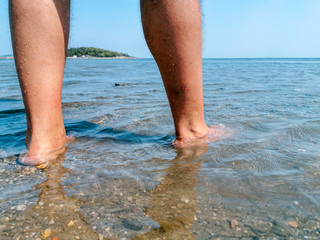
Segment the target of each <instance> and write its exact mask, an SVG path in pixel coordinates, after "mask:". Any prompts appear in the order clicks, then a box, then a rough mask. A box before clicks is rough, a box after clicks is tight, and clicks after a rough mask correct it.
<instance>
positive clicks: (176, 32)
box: [140, 0, 224, 148]
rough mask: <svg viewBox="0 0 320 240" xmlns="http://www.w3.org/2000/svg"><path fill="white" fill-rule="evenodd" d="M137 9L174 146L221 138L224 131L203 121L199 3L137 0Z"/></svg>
mask: <svg viewBox="0 0 320 240" xmlns="http://www.w3.org/2000/svg"><path fill="white" fill-rule="evenodd" d="M140 7H141V19H142V24H143V30H144V35H145V38H146V41H147V44H148V46H149V49H150V51H151V53H152V55H153V57H154V58H155V60H156V62H157V64H158V67H159V70H160V73H161V76H162V80H163V83H164V86H165V89H166V92H167V96H168V99H169V103H170V108H171V112H172V116H173V120H174V125H175V130H176V140H175V141H174V145H175V147H177V148H183V147H188V146H191V145H198V144H202V143H203V142H207V141H214V140H217V139H219V138H221V136H222V135H223V134H224V132H223V130H222V129H220V128H219V127H210V128H209V127H208V126H207V125H206V123H205V121H204V110H203V94H202V23H201V10H200V2H199V0H140Z"/></svg>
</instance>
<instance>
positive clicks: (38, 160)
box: [18, 136, 74, 166]
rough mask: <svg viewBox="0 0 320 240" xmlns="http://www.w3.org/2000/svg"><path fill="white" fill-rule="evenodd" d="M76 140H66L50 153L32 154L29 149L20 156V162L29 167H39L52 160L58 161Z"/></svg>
mask: <svg viewBox="0 0 320 240" xmlns="http://www.w3.org/2000/svg"><path fill="white" fill-rule="evenodd" d="M73 140H74V137H73V136H68V137H66V138H65V141H64V144H63V145H62V146H60V147H58V148H54V149H52V150H49V151H41V152H37V153H34V152H31V151H29V150H28V148H27V149H26V150H25V151H24V152H23V153H21V154H20V156H19V160H18V161H19V162H20V163H21V164H23V165H27V166H38V165H43V164H46V163H48V162H50V161H52V160H55V159H57V158H58V157H59V156H61V155H63V154H64V153H65V152H66V151H67V145H68V144H69V143H70V142H72V141H73Z"/></svg>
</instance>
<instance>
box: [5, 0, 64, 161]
mask: <svg viewBox="0 0 320 240" xmlns="http://www.w3.org/2000/svg"><path fill="white" fill-rule="evenodd" d="M9 11H10V26H11V36H12V46H13V51H14V56H15V63H16V68H17V73H18V77H19V82H20V87H21V91H22V95H23V102H24V105H25V109H26V117H27V136H26V146H27V150H28V153H27V154H25V155H24V157H23V158H20V161H21V162H22V163H23V164H27V165H38V164H41V163H43V162H46V161H49V160H53V159H54V158H56V156H57V152H56V151H55V150H57V149H59V148H61V147H62V146H63V145H64V144H65V143H66V133H65V128H64V123H63V118H62V106H61V95H62V80H63V72H64V66H65V58H66V49H67V44H68V35H69V22H70V0H32V1H26V0H9Z"/></svg>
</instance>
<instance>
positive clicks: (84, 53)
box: [67, 47, 131, 58]
mask: <svg viewBox="0 0 320 240" xmlns="http://www.w3.org/2000/svg"><path fill="white" fill-rule="evenodd" d="M67 57H71V58H78V57H87V58H91V57H94V58H131V56H129V55H128V54H127V53H121V52H114V51H109V50H105V49H101V48H94V47H79V48H69V49H68V51H67Z"/></svg>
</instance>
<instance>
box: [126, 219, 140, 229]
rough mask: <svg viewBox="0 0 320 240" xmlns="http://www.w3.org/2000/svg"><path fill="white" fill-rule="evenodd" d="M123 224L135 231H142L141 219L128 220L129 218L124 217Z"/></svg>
mask: <svg viewBox="0 0 320 240" xmlns="http://www.w3.org/2000/svg"><path fill="white" fill-rule="evenodd" d="M122 225H123V226H124V227H125V228H128V229H131V230H134V231H140V230H141V229H142V225H141V223H140V222H139V221H137V220H134V219H133V220H128V219H123V220H122Z"/></svg>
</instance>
